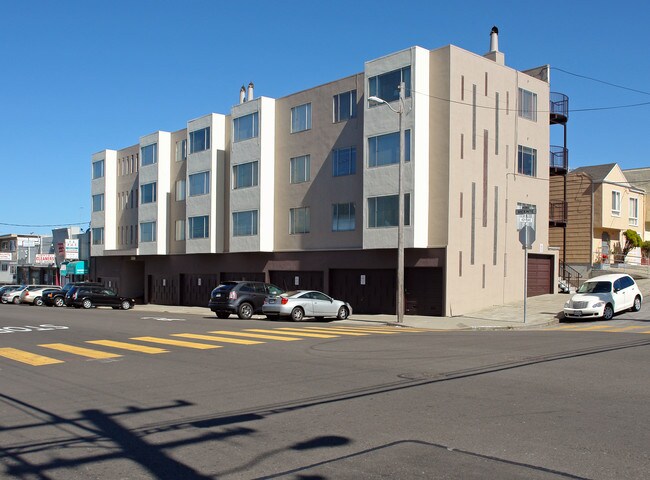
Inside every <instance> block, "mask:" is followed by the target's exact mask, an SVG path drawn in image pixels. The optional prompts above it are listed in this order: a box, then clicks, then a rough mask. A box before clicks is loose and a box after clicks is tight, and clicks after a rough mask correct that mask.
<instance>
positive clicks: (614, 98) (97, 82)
mask: <svg viewBox="0 0 650 480" xmlns="http://www.w3.org/2000/svg"><path fill="white" fill-rule="evenodd" d="M493 25H496V26H498V27H499V32H500V35H499V47H500V50H501V51H502V52H504V53H505V58H506V64H507V65H509V66H511V67H513V68H516V69H520V70H521V69H527V68H531V67H536V66H539V65H543V64H550V65H551V66H552V67H557V68H558V69H562V70H565V71H568V72H571V73H573V74H578V75H583V76H587V77H592V78H595V79H598V80H600V81H602V82H609V83H611V84H616V85H620V86H624V87H627V88H628V89H636V90H640V91H642V92H634V91H631V90H626V89H622V88H615V87H613V86H610V85H606V84H604V83H599V82H595V81H591V80H587V79H584V78H581V77H578V76H575V75H570V74H568V73H564V72H563V71H561V70H552V72H551V91H558V92H562V93H565V94H566V95H568V96H569V98H570V108H571V110H572V111H571V114H570V120H569V125H568V141H567V144H568V147H569V150H570V166H571V168H575V167H578V166H582V165H596V164H602V163H610V162H617V163H619V165H621V167H622V168H624V169H625V168H636V167H644V166H650V161H649V156H648V153H647V152H648V151H649V150H650V148H649V147H650V135H649V134H648V132H647V130H648V121H647V116H648V112H650V105H644V106H638V107H631V108H616V109H603V110H585V109H600V108H608V107H618V106H622V105H629V104H637V103H644V102H650V93H643V92H650V81H649V80H650V57H649V56H648V53H647V51H648V50H647V49H648V37H647V35H648V25H650V5H648V4H646V2H618V3H616V4H614V3H613V2H604V1H600V0H597V1H589V2H587V1H571V2H567V1H564V2H557V1H548V2H534V3H532V2H531V3H528V2H521V1H496V0H495V1H492V2H490V1H485V0H483V1H473V0H467V1H465V2H444V3H443V2H436V1H430V0H429V1H404V2H395V1H394V0H393V1H384V0H375V1H372V2H371V1H365V0H357V1H339V0H329V1H281V0H278V1H274V2H271V1H257V0H248V1H245V2H223V1H216V0H215V1H207V0H187V1H182V2H181V1H177V2H171V1H153V0H147V1H140V0H130V1H122V0H112V1H106V2H98V1H97V2H94V1H66V0H59V1H56V2H53V1H45V0H35V1H13V2H12V1H9V0H4V1H2V2H0V55H1V57H0V60H1V62H2V70H0V139H1V140H2V148H1V149H0V165H1V166H2V169H1V171H2V184H1V187H0V205H2V208H0V234H2V233H30V232H34V233H50V232H51V229H52V227H51V226H49V225H60V226H66V225H69V224H77V223H82V222H83V223H84V225H83V228H87V226H88V223H87V222H89V220H90V156H91V155H92V154H93V153H94V152H97V151H100V150H103V149H105V148H111V149H119V148H124V147H127V146H130V145H133V144H136V143H137V142H138V139H139V137H140V136H142V135H145V134H148V133H151V132H154V131H156V130H166V131H174V130H178V129H181V128H184V127H185V125H186V122H187V120H189V119H192V118H196V117H199V116H202V115H204V114H207V113H210V112H216V113H229V112H230V108H231V106H232V105H234V104H236V103H237V102H238V98H239V88H240V87H241V86H242V85H244V84H245V85H247V84H248V82H250V81H253V82H254V83H255V95H256V96H259V95H264V96H267V97H274V98H279V97H283V96H285V95H288V94H290V93H293V92H297V91H300V90H304V89H308V88H311V87H314V86H317V85H320V84H323V83H327V82H329V81H331V80H334V79H337V78H341V77H344V76H347V75H351V74H354V73H358V72H361V71H363V65H364V62H365V61H367V60H371V59H374V58H377V57H380V56H383V55H386V54H388V53H392V52H395V51H398V50H401V49H404V48H407V47H410V46H413V45H419V46H421V47H425V48H429V49H433V48H437V47H440V46H443V45H447V44H454V45H457V46H459V47H461V48H464V49H467V50H469V51H472V52H475V53H478V54H484V53H485V52H487V50H488V47H489V33H490V30H491V28H492V26H493ZM555 129H558V131H559V130H561V129H560V128H559V127H555V128H553V129H552V130H555ZM551 143H561V139H556V138H555V137H552V139H551ZM43 225H48V226H43Z"/></svg>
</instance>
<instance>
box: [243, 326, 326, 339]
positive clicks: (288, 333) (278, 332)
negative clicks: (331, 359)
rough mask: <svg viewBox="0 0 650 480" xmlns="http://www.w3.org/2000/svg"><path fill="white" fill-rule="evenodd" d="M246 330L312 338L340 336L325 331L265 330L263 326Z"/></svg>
mask: <svg viewBox="0 0 650 480" xmlns="http://www.w3.org/2000/svg"><path fill="white" fill-rule="evenodd" d="M246 331H247V332H259V333H273V334H275V335H293V336H301V337H312V338H336V337H338V335H330V334H325V333H305V332H300V333H293V332H281V331H280V330H279V329H277V328H276V329H273V330H264V329H262V328H247V329H246Z"/></svg>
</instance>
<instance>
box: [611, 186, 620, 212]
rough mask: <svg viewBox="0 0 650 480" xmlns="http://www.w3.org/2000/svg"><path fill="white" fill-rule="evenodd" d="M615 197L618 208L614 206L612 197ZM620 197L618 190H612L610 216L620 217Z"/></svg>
mask: <svg viewBox="0 0 650 480" xmlns="http://www.w3.org/2000/svg"><path fill="white" fill-rule="evenodd" d="M615 197H616V198H617V201H616V203H617V206H618V209H616V208H614V198H615ZM621 198H622V195H621V192H619V191H618V190H612V216H613V217H620V216H621Z"/></svg>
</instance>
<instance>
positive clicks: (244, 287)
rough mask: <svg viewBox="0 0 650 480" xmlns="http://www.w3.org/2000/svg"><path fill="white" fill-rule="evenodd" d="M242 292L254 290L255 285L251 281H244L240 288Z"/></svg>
mask: <svg viewBox="0 0 650 480" xmlns="http://www.w3.org/2000/svg"><path fill="white" fill-rule="evenodd" d="M239 291H240V292H254V291H255V286H254V285H253V284H251V283H244V284H243V285H242V286H241V288H240V289H239Z"/></svg>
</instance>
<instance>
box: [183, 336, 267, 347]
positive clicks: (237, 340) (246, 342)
mask: <svg viewBox="0 0 650 480" xmlns="http://www.w3.org/2000/svg"><path fill="white" fill-rule="evenodd" d="M172 337H183V338H195V339H197V340H211V341H214V342H224V343H236V344H238V345H259V344H261V343H266V342H260V341H257V340H244V339H243V338H227V337H215V336H214V335H199V334H196V333H174V334H172Z"/></svg>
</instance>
